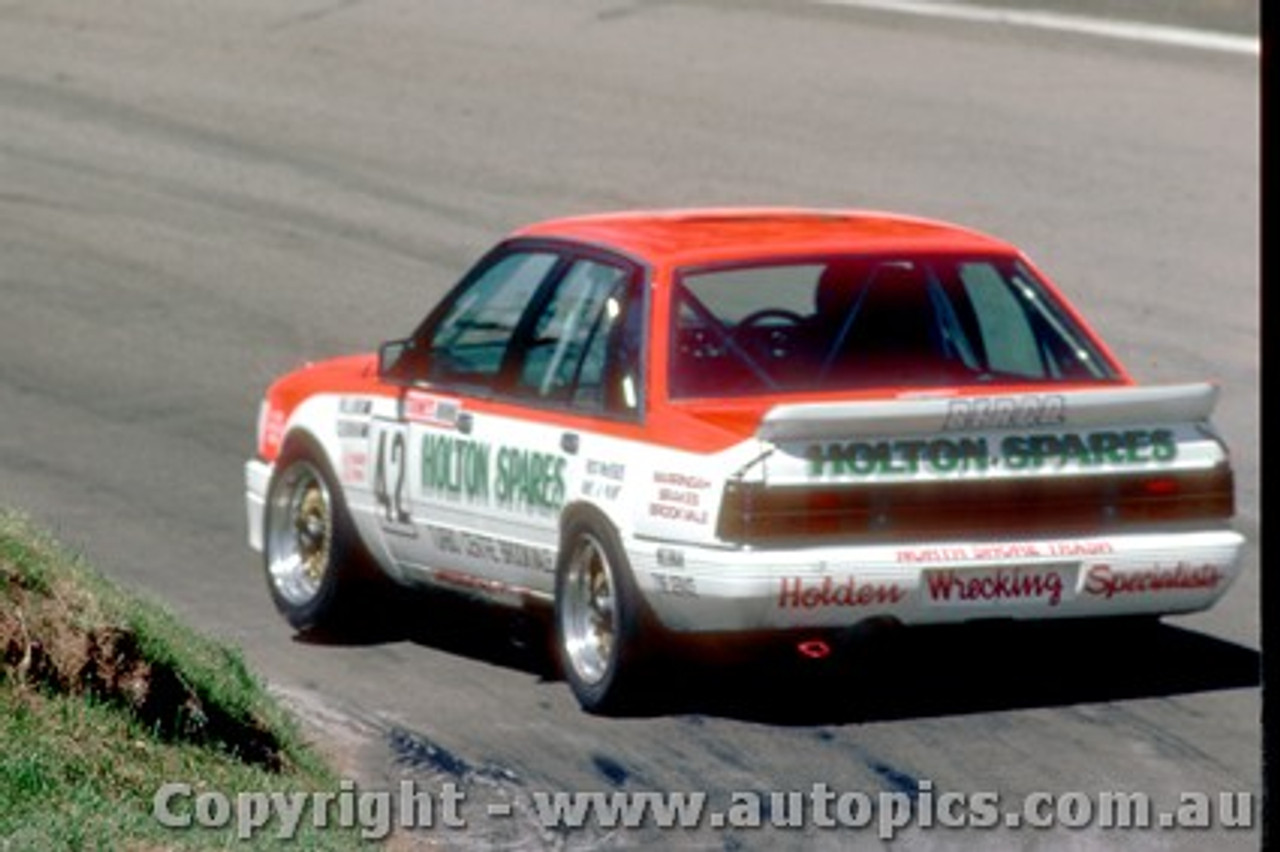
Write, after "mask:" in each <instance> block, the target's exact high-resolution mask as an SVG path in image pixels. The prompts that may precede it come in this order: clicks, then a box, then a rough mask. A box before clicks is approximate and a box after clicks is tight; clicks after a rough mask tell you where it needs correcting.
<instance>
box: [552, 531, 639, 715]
mask: <svg viewBox="0 0 1280 852" xmlns="http://www.w3.org/2000/svg"><path fill="white" fill-rule="evenodd" d="M554 618H555V628H554V641H555V651H556V658H557V660H558V662H559V664H560V670H561V672H562V673H563V674H564V677H565V680H566V681H568V683H569V688H570V689H571V690H572V691H573V694H574V697H575V698H577V699H578V704H579V705H581V706H582V709H583V710H586V711H587V712H588V713H595V714H616V713H619V712H621V711H623V710H625V709H627V708H628V707H630V706H632V705H633V704H634V703H635V700H636V699H637V698H638V695H639V687H640V685H641V683H642V682H643V679H644V673H645V669H646V668H647V666H646V663H647V662H648V660H647V657H648V654H647V647H646V644H645V641H644V640H645V639H646V635H645V634H646V632H647V630H646V627H645V625H646V622H647V619H646V618H645V609H644V605H643V601H642V600H641V598H640V593H639V591H638V590H637V589H636V586H635V580H634V578H633V577H632V574H631V565H630V562H629V561H628V559H627V556H626V552H625V551H624V550H623V548H622V545H621V542H620V541H619V540H618V534H617V533H616V532H615V531H614V529H613V527H612V526H611V525H610V524H608V523H607V522H604V521H599V520H596V519H593V518H589V517H580V518H578V519H576V520H573V521H571V522H570V523H569V524H568V525H567V526H566V528H565V531H564V536H563V538H562V544H561V548H560V555H559V560H558V565H557V566H556V595H555V616H554Z"/></svg>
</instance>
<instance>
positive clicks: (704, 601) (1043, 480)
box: [245, 209, 1243, 712]
mask: <svg viewBox="0 0 1280 852" xmlns="http://www.w3.org/2000/svg"><path fill="white" fill-rule="evenodd" d="M1216 393H1217V390H1216V388H1215V387H1214V386H1213V385H1211V384H1209V383H1190V384H1182V385H1158V386H1145V385H1139V384H1138V383H1136V382H1135V380H1134V379H1133V378H1132V377H1131V376H1130V375H1129V373H1128V372H1126V370H1125V368H1124V367H1123V366H1121V364H1120V363H1119V362H1118V360H1117V359H1116V357H1115V356H1114V355H1113V354H1112V353H1111V352H1110V351H1109V350H1108V349H1107V347H1106V346H1105V345H1104V344H1103V342H1102V341H1101V340H1100V339H1099V337H1098V336H1097V335H1096V334H1095V333H1094V332H1093V331H1092V330H1091V329H1090V328H1089V327H1088V326H1087V325H1086V323H1085V322H1084V320H1083V319H1082V318H1081V317H1080V316H1079V315H1078V314H1077V312H1076V311H1075V310H1073V309H1072V307H1071V306H1070V305H1069V304H1068V303H1067V302H1066V300H1065V299H1064V298H1063V296H1062V295H1061V293H1059V291H1058V290H1057V288H1055V287H1054V285H1053V284H1051V283H1050V281H1049V280H1048V279H1047V278H1046V277H1045V276H1044V275H1043V274H1042V273H1041V272H1040V271H1039V270H1038V269H1037V268H1036V267H1035V265H1034V264H1033V263H1032V262H1031V260H1030V259H1028V257H1027V256H1026V255H1025V254H1024V253H1022V252H1021V251H1019V250H1018V249H1017V248H1015V247H1013V246H1012V245H1009V244H1007V243H1005V242H1002V241H1000V240H997V239H994V238H992V237H988V236H985V235H983V234H980V233H977V232H975V231H972V230H968V229H965V228H961V227H957V226H954V225H949V224H945V223H941V222H936V221H928V220H924V219H919V218H912V217H907V216H900V215H890V214H885V213H878V212H864V211H830V210H803V209H733V210H718V209H709V210H683V211H650V212H632V213H613V214H603V215H595V216H586V217H575V218H566V219H559V220H555V221H549V222H544V223H541V224H536V225H533V226H531V227H527V228H524V229H522V230H519V231H517V232H516V233H514V234H513V235H511V236H509V237H508V238H506V239H504V240H502V241H501V242H500V243H499V244H498V245H497V246H496V247H495V248H493V249H492V250H491V251H490V252H489V253H487V254H486V255H485V256H484V257H483V258H482V259H481V260H480V261H479V262H478V263H477V264H476V266H475V267H474V268H473V269H472V270H471V271H470V272H468V273H467V274H466V275H465V276H464V277H463V278H462V280H461V282H460V283H459V284H458V285H457V286H456V287H455V288H453V290H452V291H451V292H450V293H449V294H448V295H447V296H445V298H444V299H443V300H442V301H441V302H440V303H439V305H438V306H437V307H435V309H434V310H432V311H431V312H430V313H429V314H428V315H427V317H426V318H425V319H424V320H423V321H422V322H421V324H420V325H419V326H418V327H417V328H416V329H415V330H414V331H413V333H412V334H410V335H409V336H408V337H406V338H404V339H400V340H394V341H391V342H388V343H384V344H382V346H381V348H380V349H379V350H378V351H377V352H376V353H368V354H359V355H352V356H346V357H339V358H335V359H333V360H327V361H323V362H320V363H315V364H311V365H309V366H306V367H304V368H303V369H300V370H297V371H296V372H292V373H290V374H288V375H285V376H284V377H282V378H280V379H279V380H278V381H276V382H275V383H274V384H272V385H271V387H270V388H269V389H268V390H267V392H266V395H265V399H264V400H263V402H262V405H261V411H260V416H259V420H258V429H257V451H256V456H255V457H254V458H253V459H251V460H250V461H248V462H247V464H246V466H245V483H246V503H247V507H248V537H249V542H250V544H251V546H252V547H253V548H255V549H257V550H259V551H261V552H262V554H263V558H264V563H265V570H266V579H267V585H268V588H269V589H270V593H271V596H272V598H273V600H274V602H275V605H276V606H277V607H278V608H279V610H280V612H281V613H282V614H283V615H284V617H285V618H287V619H288V621H289V623H290V624H292V625H293V626H294V627H295V628H297V629H299V630H303V631H307V630H319V629H325V630H329V629H335V628H339V627H340V626H341V625H342V624H343V623H344V622H345V621H346V620H347V619H349V618H351V616H352V615H353V614H354V613H353V612H352V610H353V609H355V608H358V607H359V606H360V603H359V602H360V601H362V600H364V598H363V597H362V595H361V594H358V593H357V592H358V590H359V589H361V588H363V586H362V583H364V582H365V581H366V580H367V579H368V573H369V569H370V568H372V569H373V571H374V573H375V574H376V575H377V576H379V577H382V578H390V579H391V580H394V581H396V582H399V583H403V584H410V585H415V584H426V585H429V586H433V587H443V588H446V589H453V590H457V591H459V592H463V593H466V594H470V595H474V596H478V597H480V598H483V599H485V600H489V601H494V602H497V603H500V604H504V605H509V606H513V607H521V608H525V607H533V608H538V607H540V608H542V611H543V612H549V613H550V614H551V618H550V621H551V624H552V625H553V627H552V629H551V632H552V634H553V636H552V637H551V638H552V640H553V642H554V646H555V649H556V654H557V656H558V658H559V662H560V664H561V666H562V669H563V673H564V676H565V679H566V680H567V682H568V684H569V686H570V687H571V688H572V690H573V693H574V694H575V696H576V698H577V700H578V701H579V703H580V704H581V706H582V707H583V708H584V709H586V710H587V711H591V712H611V711H617V710H619V709H621V708H624V707H626V706H627V704H628V702H629V701H630V700H632V699H634V698H635V697H636V694H637V691H638V690H639V689H640V688H641V686H640V685H641V684H642V683H643V682H644V680H645V674H646V670H647V669H649V668H650V667H651V666H652V663H653V661H654V660H655V659H657V658H658V655H659V654H660V652H661V649H662V648H664V647H666V646H667V645H668V642H669V640H672V639H677V638H679V637H680V636H682V635H684V636H701V637H704V638H705V637H708V636H714V637H716V638H717V639H720V638H723V639H724V640H725V641H732V640H733V638H734V637H735V636H739V637H744V636H746V635H748V634H751V635H755V634H760V633H761V632H763V633H765V634H767V635H776V636H777V637H779V638H783V639H788V640H789V639H794V640H795V641H796V642H797V645H798V647H805V648H808V649H810V650H812V649H814V648H815V647H816V648H821V647H823V646H822V645H821V644H817V645H815V644H813V643H815V642H817V643H820V642H822V641H823V639H822V637H825V636H827V635H829V634H830V633H831V632H841V631H846V630H850V629H855V628H857V627H858V626H859V625H863V624H866V623H891V624H898V625H917V624H932V623H954V622H964V621H969V620H985V619H1014V620H1017V619H1065V618H1081V617H1113V616H1149V617H1154V616H1158V615H1160V614H1165V613H1177V612H1188V611H1193V610H1199V609H1203V608H1206V607H1209V606H1210V605H1212V604H1213V603H1214V602H1215V601H1216V600H1217V599H1218V598H1219V597H1220V596H1221V595H1222V594H1223V593H1224V592H1225V591H1226V589H1227V588H1228V586H1229V585H1230V584H1231V582H1232V581H1233V579H1234V578H1235V576H1236V575H1237V573H1238V571H1239V566H1240V555H1241V551H1242V547H1243V539H1242V537H1241V536H1240V535H1239V534H1238V533H1237V532H1236V531H1235V530H1234V529H1233V528H1232V524H1231V521H1232V517H1233V514H1234V487H1233V479H1232V469H1231V465H1230V459H1229V455H1228V452H1227V448H1226V446H1225V445H1224V442H1223V441H1222V439H1221V438H1220V437H1219V435H1218V434H1217V433H1216V432H1215V431H1214V429H1213V427H1212V426H1211V425H1210V416H1211V413H1212V410H1213V407H1214V403H1215V399H1216ZM446 600H447V597H446ZM437 605H438V604H437Z"/></svg>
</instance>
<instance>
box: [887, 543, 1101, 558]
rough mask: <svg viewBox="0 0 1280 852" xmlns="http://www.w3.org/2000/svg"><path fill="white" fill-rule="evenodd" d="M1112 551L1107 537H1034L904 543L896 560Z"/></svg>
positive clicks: (1080, 553)
mask: <svg viewBox="0 0 1280 852" xmlns="http://www.w3.org/2000/svg"><path fill="white" fill-rule="evenodd" d="M1114 552H1115V546H1114V545H1112V543H1111V542H1109V541H1104V540H1101V539H1089V540H1085V541H1036V542H1008V543H1004V542H1002V543H999V544H976V545H952V546H948V547H904V548H901V549H899V550H898V552H897V554H896V559H897V561H898V562H899V563H920V564H929V563H939V562H980V561H982V562H991V561H995V560H1001V559H1028V558H1041V557H1054V556H1058V557H1062V556H1101V555H1105V554H1109V553H1114Z"/></svg>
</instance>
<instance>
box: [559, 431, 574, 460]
mask: <svg viewBox="0 0 1280 852" xmlns="http://www.w3.org/2000/svg"><path fill="white" fill-rule="evenodd" d="M560 449H562V450H564V451H565V452H566V453H568V454H569V455H574V454H576V453H577V452H578V433H577V432H565V433H564V434H563V435H561V436H560Z"/></svg>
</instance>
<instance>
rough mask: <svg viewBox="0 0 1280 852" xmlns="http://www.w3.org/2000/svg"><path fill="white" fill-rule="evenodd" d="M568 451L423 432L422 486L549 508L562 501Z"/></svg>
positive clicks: (458, 496) (520, 506)
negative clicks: (500, 444) (562, 453)
mask: <svg viewBox="0 0 1280 852" xmlns="http://www.w3.org/2000/svg"><path fill="white" fill-rule="evenodd" d="M566 464H567V462H566V459H565V458H564V456H560V455H557V454H555V453H546V452H541V451H539V450H527V449H521V448H518V447H499V448H498V451H497V452H496V453H495V452H493V449H492V447H491V446H490V445H489V444H488V443H486V442H484V441H476V440H472V439H470V438H460V437H456V436H453V435H436V434H427V435H423V437H422V466H421V476H422V488H423V490H424V491H426V492H430V493H434V494H437V495H443V496H446V497H451V498H456V499H466V500H472V501H477V502H490V500H491V498H492V501H493V502H495V503H496V504H497V505H498V506H500V507H502V508H507V509H522V510H531V511H550V510H555V509H559V508H560V506H561V505H563V503H564V496H565V481H564V473H565V467H566Z"/></svg>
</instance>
